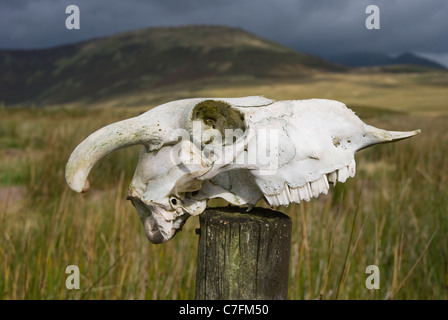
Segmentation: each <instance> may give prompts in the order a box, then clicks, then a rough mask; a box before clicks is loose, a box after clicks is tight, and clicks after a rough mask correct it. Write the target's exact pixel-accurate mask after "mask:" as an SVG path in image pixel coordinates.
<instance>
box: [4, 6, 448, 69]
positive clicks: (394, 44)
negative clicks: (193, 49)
mask: <svg viewBox="0 0 448 320" xmlns="http://www.w3.org/2000/svg"><path fill="white" fill-rule="evenodd" d="M70 4H74V5H77V6H78V7H79V9H80V12H81V19H80V26H81V28H80V30H67V29H66V27H65V20H66V18H67V16H68V14H66V13H65V8H66V7H67V6H68V5H70ZM370 4H375V5H377V6H378V7H379V9H380V29H379V30H368V29H367V28H366V27H365V20H366V18H367V17H368V16H369V14H366V13H365V11H366V7H367V6H368V5H370ZM186 24H220V25H228V26H233V27H240V28H242V29H244V30H247V31H250V32H252V33H255V34H257V35H258V36H261V37H264V38H267V39H270V40H273V41H276V42H278V43H281V44H283V45H286V46H289V47H291V48H294V49H297V50H300V51H304V52H307V53H312V54H317V55H320V56H323V57H325V56H329V55H334V54H339V53H345V52H359V51H373V52H384V53H389V54H398V53H401V52H405V51H412V52H416V53H420V54H423V55H426V56H428V57H432V58H433V59H435V60H437V61H439V62H442V63H444V64H445V65H447V66H448V0H375V1H373V0H127V1H125V0H0V48H21V49H23V48H43V47H49V46H57V45H60V44H66V43H72V42H77V41H80V40H86V39H90V38H93V37H99V36H107V35H110V34H114V33H117V32H120V31H127V30H133V29H139V28H147V27H153V26H176V25H186Z"/></svg>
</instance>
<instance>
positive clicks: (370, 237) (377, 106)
mask: <svg viewBox="0 0 448 320" xmlns="http://www.w3.org/2000/svg"><path fill="white" fill-rule="evenodd" d="M447 87H448V76H447V74H443V73H416V74H393V73H391V74H382V75H380V74H374V75H370V74H367V73H366V74H362V73H357V74H349V75H340V74H315V75H313V76H312V77H310V79H309V80H307V81H303V80H302V81H299V80H298V81H296V82H290V83H258V84H257V85H256V86H255V85H254V86H232V85H230V84H228V85H226V86H225V87H223V86H217V85H210V86H208V87H205V88H203V87H201V86H198V88H197V90H190V91H188V92H187V91H183V89H182V88H180V87H179V88H177V89H176V90H173V91H171V93H170V94H168V93H166V96H165V98H164V99H165V100H164V101H170V100H174V99H175V98H177V97H186V96H243V95H251V94H263V95H265V96H267V97H272V98H276V99H304V98H311V97H320V98H330V99H336V100H340V101H342V102H344V103H346V104H347V105H348V106H349V107H352V108H353V109H354V110H355V111H357V113H358V114H359V115H360V117H361V118H362V119H363V120H365V121H366V122H368V123H369V124H372V125H375V126H378V127H380V128H384V129H390V130H412V129H417V128H420V129H421V130H422V133H421V134H420V135H419V136H417V137H414V138H412V139H409V140H406V141H401V142H398V143H396V144H391V145H380V146H376V147H373V148H370V149H366V150H364V151H362V152H360V153H359V154H358V155H357V158H356V159H357V174H356V176H355V178H353V179H349V180H348V181H347V182H346V183H345V184H341V183H338V184H337V185H336V187H335V188H332V190H331V191H330V192H329V194H328V195H327V196H321V197H320V198H319V199H313V201H311V202H310V203H302V204H300V205H297V204H294V205H291V206H289V207H288V208H283V207H281V208H278V209H279V210H281V211H283V212H286V213H287V214H289V215H290V216H291V218H292V220H293V240H292V255H291V262H290V263H291V264H290V283H289V294H288V296H289V298H290V299H319V298H321V299H447V298H448V246H447V244H448V196H447V194H448V161H447V160H446V155H447V151H448V131H447V127H448V90H447ZM163 94H164V92H163V91H161V92H159V93H157V94H154V95H153V96H149V94H148V96H147V97H140V98H139V99H141V101H151V99H152V100H153V101H159V100H163ZM129 99H133V97H123V101H129ZM135 99H137V98H135ZM136 101H137V100H136ZM137 102H138V101H137ZM137 102H136V105H138V104H139V103H137ZM119 103H120V101H114V102H113V103H111V104H109V105H112V104H115V105H118V104H119ZM152 106H153V105H152V104H148V105H145V106H142V105H139V106H136V107H130V108H120V107H115V108H105V107H95V108H81V107H76V108H75V107H63V108H50V107H48V108H42V109H6V108H2V109H0V238H1V240H0V298H1V299H187V298H190V299H192V298H194V289H195V268H196V251H197V241H198V238H197V235H196V234H195V233H194V229H195V228H196V227H198V219H197V218H190V220H189V221H188V222H187V223H186V225H185V226H184V228H183V231H182V232H180V233H179V234H178V235H177V236H176V237H175V238H174V239H173V240H171V241H169V242H168V243H166V244H163V245H153V244H151V243H149V242H148V241H147V240H146V238H145V236H144V233H143V227H142V225H141V222H140V220H139V218H138V215H137V213H136V212H135V210H134V208H133V207H132V205H131V203H130V202H129V201H126V200H125V198H126V192H127V186H128V184H129V182H130V180H131V177H132V174H133V170H134V169H135V166H136V163H137V159H138V153H139V147H132V148H128V149H123V150H119V151H117V152H115V153H113V154H111V155H109V156H107V157H106V158H105V159H103V161H101V162H100V163H98V165H97V166H95V168H94V169H93V170H92V173H91V176H90V179H89V180H90V181H91V190H90V192H88V193H86V194H82V195H79V194H76V193H74V192H73V191H71V190H70V189H69V188H68V187H67V185H66V183H65V180H64V168H65V163H66V161H67V159H68V157H69V155H70V153H71V151H72V150H73V149H74V147H76V145H77V144H78V143H79V142H81V141H82V140H83V139H84V138H85V137H86V136H87V135H88V134H90V133H91V132H93V131H94V130H96V129H98V128H100V127H102V126H104V125H106V124H109V123H111V122H114V121H118V120H121V119H125V118H128V117H131V116H135V115H138V114H139V113H140V112H142V111H144V110H147V109H148V108H150V107H152ZM72 264H74V265H78V266H79V268H80V272H81V281H80V284H81V289H80V290H67V289H66V287H65V280H66V277H67V275H66V274H65V268H66V267H67V266H68V265H72ZM372 264H375V265H378V266H379V269H380V276H381V278H380V279H381V280H380V283H381V287H380V289H379V290H368V289H366V287H365V284H364V283H365V280H366V277H367V276H368V275H367V274H366V273H365V269H366V267H367V266H368V265H372Z"/></svg>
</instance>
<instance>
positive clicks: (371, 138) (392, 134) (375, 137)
mask: <svg viewBox="0 0 448 320" xmlns="http://www.w3.org/2000/svg"><path fill="white" fill-rule="evenodd" d="M365 129H366V132H367V137H366V138H367V139H366V141H365V144H363V145H362V146H361V148H359V149H358V151H359V150H362V149H364V148H367V147H369V146H372V145H375V144H380V143H389V142H395V141H399V140H403V139H407V138H410V137H413V136H415V135H417V134H419V133H420V132H421V130H420V129H417V130H414V131H387V130H383V129H378V128H375V127H374V126H370V125H365Z"/></svg>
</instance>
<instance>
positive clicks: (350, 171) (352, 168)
mask: <svg viewBox="0 0 448 320" xmlns="http://www.w3.org/2000/svg"><path fill="white" fill-rule="evenodd" d="M355 173H356V162H355V159H353V160H352V162H350V165H349V166H348V175H349V176H350V178H353V177H354V176H355Z"/></svg>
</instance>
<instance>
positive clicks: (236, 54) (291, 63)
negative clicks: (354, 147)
mask: <svg viewBox="0 0 448 320" xmlns="http://www.w3.org/2000/svg"><path fill="white" fill-rule="evenodd" d="M313 70H321V71H343V70H345V68H344V67H341V66H337V65H334V64H332V63H330V62H327V61H325V60H323V59H321V58H318V57H315V56H312V55H308V54H304V53H301V52H297V51H294V50H292V49H289V48H286V47H284V46H281V45H279V44H276V43H274V42H271V41H268V40H265V39H262V38H260V37H258V36H255V35H253V34H251V33H248V32H246V31H243V30H241V29H237V28H229V27H224V26H184V27H167V28H149V29H143V30H136V31H130V32H124V33H119V34H116V35H113V36H110V37H104V38H98V39H93V40H89V41H84V42H80V43H76V44H72V45H64V46H60V47H55V48H50V49H42V50H0V103H1V102H4V103H5V104H6V105H10V104H21V103H27V102H30V101H32V103H33V104H35V105H44V104H60V103H69V102H73V101H77V100H79V99H82V100H84V101H95V100H98V99H113V98H114V97H115V96H117V95H120V94H125V93H129V92H138V91H139V90H140V91H144V90H153V89H154V88H158V87H161V86H168V85H172V84H179V83H180V84H184V85H185V86H186V87H188V85H189V83H191V82H192V81H195V80H198V79H207V78H212V77H215V78H216V77H219V79H226V78H231V77H248V78H249V79H250V78H260V79H262V78H279V79H281V78H294V77H298V76H301V75H302V76H303V75H304V74H307V73H309V72H310V71H313Z"/></svg>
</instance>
